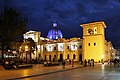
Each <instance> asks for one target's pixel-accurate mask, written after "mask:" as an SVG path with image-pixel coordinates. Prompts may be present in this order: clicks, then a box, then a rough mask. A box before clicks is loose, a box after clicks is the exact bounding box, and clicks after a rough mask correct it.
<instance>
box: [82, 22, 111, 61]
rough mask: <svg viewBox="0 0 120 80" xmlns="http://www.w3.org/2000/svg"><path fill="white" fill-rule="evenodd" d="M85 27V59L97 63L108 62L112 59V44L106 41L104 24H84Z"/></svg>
mask: <svg viewBox="0 0 120 80" xmlns="http://www.w3.org/2000/svg"><path fill="white" fill-rule="evenodd" d="M81 26H82V27H83V54H84V55H83V57H84V59H94V60H95V61H96V62H98V61H101V60H102V59H103V60H104V61H108V60H109V59H110V58H111V51H112V49H110V48H111V46H110V45H111V44H110V43H109V42H107V41H106V40H105V36H104V28H106V25H105V23H104V22H93V23H87V24H82V25H81Z"/></svg>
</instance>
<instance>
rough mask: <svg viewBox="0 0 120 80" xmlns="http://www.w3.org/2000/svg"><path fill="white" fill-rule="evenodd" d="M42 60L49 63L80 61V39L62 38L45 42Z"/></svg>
mask: <svg viewBox="0 0 120 80" xmlns="http://www.w3.org/2000/svg"><path fill="white" fill-rule="evenodd" d="M42 57H43V59H44V60H49V61H62V60H72V59H74V60H75V61H82V39H80V38H71V39H69V40H66V39H64V38H61V39H58V40H52V41H47V43H46V44H44V45H43V56H42Z"/></svg>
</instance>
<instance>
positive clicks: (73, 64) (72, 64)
mask: <svg viewBox="0 0 120 80" xmlns="http://www.w3.org/2000/svg"><path fill="white" fill-rule="evenodd" d="M72 67H74V59H72Z"/></svg>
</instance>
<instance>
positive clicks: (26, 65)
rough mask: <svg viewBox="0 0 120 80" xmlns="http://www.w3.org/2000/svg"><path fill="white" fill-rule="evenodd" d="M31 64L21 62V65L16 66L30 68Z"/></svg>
mask: <svg viewBox="0 0 120 80" xmlns="http://www.w3.org/2000/svg"><path fill="white" fill-rule="evenodd" d="M32 67H33V65H32V64H21V65H18V66H17V68H18V69H19V68H32Z"/></svg>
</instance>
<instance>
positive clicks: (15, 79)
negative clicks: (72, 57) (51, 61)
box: [7, 66, 84, 80]
mask: <svg viewBox="0 0 120 80" xmlns="http://www.w3.org/2000/svg"><path fill="white" fill-rule="evenodd" d="M83 67H84V66H81V67H75V68H69V69H62V70H57V71H52V72H47V73H41V74H35V75H29V76H23V77H19V78H11V79H7V80H17V79H24V78H29V77H36V76H42V75H49V74H53V73H58V72H63V71H69V70H74V69H79V68H83Z"/></svg>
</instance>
